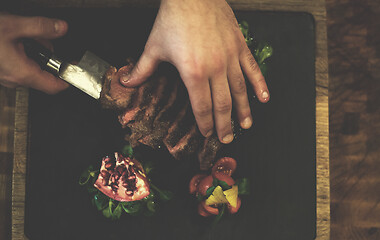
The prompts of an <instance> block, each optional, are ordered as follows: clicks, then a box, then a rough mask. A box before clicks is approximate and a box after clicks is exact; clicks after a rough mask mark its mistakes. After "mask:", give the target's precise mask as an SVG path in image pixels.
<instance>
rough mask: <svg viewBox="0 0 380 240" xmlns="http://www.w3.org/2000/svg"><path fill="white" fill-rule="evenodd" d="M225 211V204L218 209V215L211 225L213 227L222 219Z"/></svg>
mask: <svg viewBox="0 0 380 240" xmlns="http://www.w3.org/2000/svg"><path fill="white" fill-rule="evenodd" d="M225 209H226V204H223V205H222V206H221V207H220V208H219V214H218V215H217V216H216V217H215V219H214V221H213V223H212V225H213V226H215V225H216V224H217V223H218V222H219V221H220V219H222V216H223V214H224V212H225Z"/></svg>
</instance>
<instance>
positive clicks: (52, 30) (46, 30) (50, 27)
mask: <svg viewBox="0 0 380 240" xmlns="http://www.w3.org/2000/svg"><path fill="white" fill-rule="evenodd" d="M9 23H10V24H11V26H12V27H10V28H9V29H11V33H10V34H11V35H12V37H13V38H24V37H28V38H43V39H54V38H58V37H61V36H63V35H64V34H65V33H66V32H67V29H68V26H67V23H66V22H65V21H63V20H58V19H52V18H46V17H21V16H12V17H11V19H9Z"/></svg>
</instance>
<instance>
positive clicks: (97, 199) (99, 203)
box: [94, 192, 108, 211]
mask: <svg viewBox="0 0 380 240" xmlns="http://www.w3.org/2000/svg"><path fill="white" fill-rule="evenodd" d="M107 199H108V198H107V197H106V196H105V195H104V194H102V193H101V192H98V193H97V194H95V195H94V204H95V206H96V208H97V209H98V210H99V211H101V210H103V209H104V208H106V207H107V203H108V202H107Z"/></svg>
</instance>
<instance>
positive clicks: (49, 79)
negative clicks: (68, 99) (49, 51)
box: [20, 63, 69, 94]
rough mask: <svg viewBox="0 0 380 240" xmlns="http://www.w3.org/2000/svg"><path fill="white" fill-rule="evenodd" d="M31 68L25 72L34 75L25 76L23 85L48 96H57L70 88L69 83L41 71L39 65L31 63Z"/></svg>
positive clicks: (22, 81) (22, 80) (22, 79)
mask: <svg viewBox="0 0 380 240" xmlns="http://www.w3.org/2000/svg"><path fill="white" fill-rule="evenodd" d="M29 66H30V67H28V68H27V69H25V70H24V71H25V72H26V73H28V72H30V73H33V74H25V75H24V76H23V77H22V78H21V80H20V81H21V85H23V86H27V87H31V88H34V89H37V90H40V91H42V92H44V93H47V94H56V93H58V92H60V91H62V90H64V89H66V88H68V87H69V84H68V83H67V82H65V81H63V80H62V79H59V78H56V77H54V76H53V75H52V74H50V73H48V72H46V71H43V70H41V69H40V68H39V66H38V65H37V64H35V63H30V65H29Z"/></svg>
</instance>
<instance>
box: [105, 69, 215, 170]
mask: <svg viewBox="0 0 380 240" xmlns="http://www.w3.org/2000/svg"><path fill="white" fill-rule="evenodd" d="M132 68H133V63H131V62H129V64H128V65H127V66H124V67H122V68H120V69H119V70H118V71H117V70H116V69H115V68H111V69H109V71H108V72H107V74H106V77H105V80H104V86H103V91H102V93H101V98H100V101H101V104H102V105H103V106H104V107H106V108H112V109H115V110H117V111H119V113H120V115H119V121H120V123H121V125H122V127H123V128H129V129H130V134H128V135H127V136H126V140H128V141H129V142H130V143H131V145H132V146H137V145H139V144H144V145H147V146H150V147H152V148H159V147H161V146H165V147H166V148H167V149H168V151H169V152H170V153H171V154H172V155H173V156H174V158H176V159H180V158H183V157H185V156H190V155H193V154H197V156H198V159H199V162H200V168H201V169H204V170H205V169H208V168H210V166H211V164H212V162H213V161H214V159H215V156H216V153H217V152H218V150H219V149H220V148H221V147H222V143H220V142H219V140H218V137H217V135H216V134H213V135H212V136H210V137H208V138H205V137H203V136H202V134H201V133H200V132H199V130H198V127H197V125H196V122H195V117H194V115H193V112H192V109H191V104H190V101H189V97H188V95H187V91H186V88H185V86H184V85H183V83H182V81H181V79H180V78H179V76H178V75H175V76H171V75H170V76H166V75H165V76H164V75H163V74H160V73H159V72H157V73H155V75H153V76H152V77H151V78H150V79H149V80H148V81H146V82H145V83H144V84H142V85H140V86H139V87H137V88H125V87H123V86H121V85H120V83H119V76H120V74H127V73H128V72H129V71H130V70H131V69H132Z"/></svg>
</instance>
